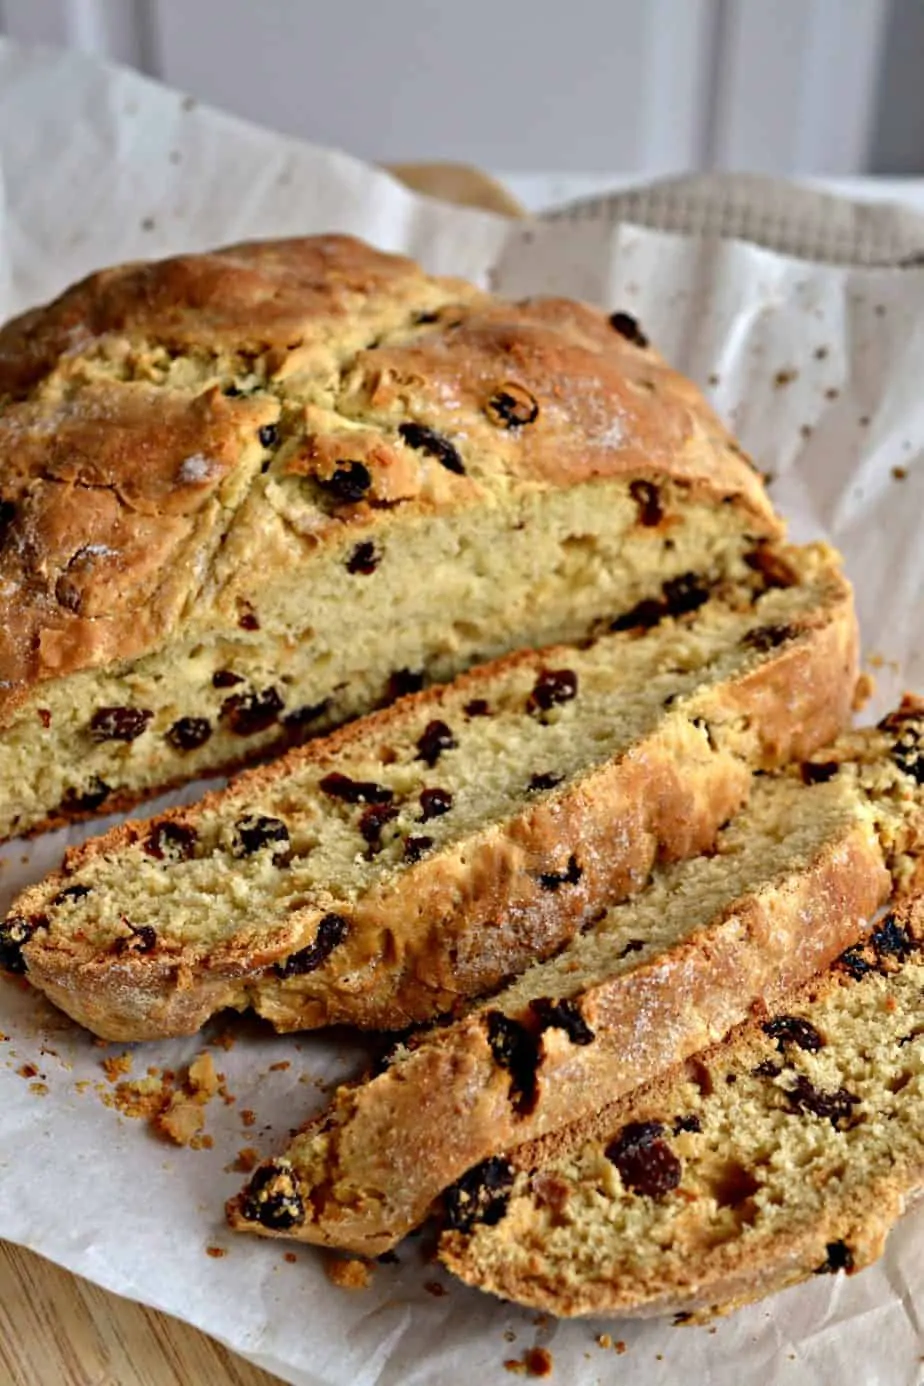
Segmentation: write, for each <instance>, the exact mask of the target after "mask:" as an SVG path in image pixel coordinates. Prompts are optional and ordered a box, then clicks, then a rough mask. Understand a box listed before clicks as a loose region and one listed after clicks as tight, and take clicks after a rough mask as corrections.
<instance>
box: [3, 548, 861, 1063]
mask: <svg viewBox="0 0 924 1386" xmlns="http://www.w3.org/2000/svg"><path fill="white" fill-rule="evenodd" d="M790 558H791V563H792V564H793V565H794V567H793V568H791V569H790V572H791V574H792V575H793V576H795V571H796V570H797V569H799V570H801V574H802V576H801V580H799V581H795V582H794V585H791V586H787V587H776V588H773V589H771V590H769V591H767V592H766V593H765V594H764V595H763V596H761V597H759V598H758V599H757V601H756V602H752V601H751V600H750V598H748V599H746V600H743V604H742V605H741V606H740V607H739V605H738V597H741V594H740V593H738V597H736V598H735V600H732V601H731V602H724V601H720V600H718V599H716V600H714V601H711V602H709V603H707V605H706V606H704V607H702V608H701V609H700V610H698V611H697V612H695V613H693V614H691V615H689V616H688V617H685V618H678V619H667V620H665V621H664V622H662V623H661V624H659V625H658V626H656V627H655V628H654V629H652V630H650V631H647V632H645V631H644V630H642V631H635V632H617V633H615V634H610V635H607V636H604V637H602V638H601V639H600V640H598V641H597V642H595V643H593V644H591V645H590V646H588V647H586V648H582V649H578V648H575V647H573V646H569V647H556V648H553V649H550V650H545V651H538V652H536V651H531V652H528V653H522V654H520V655H517V656H514V657H510V658H508V659H507V660H504V661H501V662H500V663H497V664H494V665H491V666H486V667H484V668H481V669H479V670H476V671H474V672H472V673H471V674H469V675H466V676H463V677H462V678H460V679H459V681H458V682H457V683H455V684H453V685H450V686H448V687H446V688H441V689H433V690H429V691H427V692H424V693H421V694H419V695H417V696H416V697H411V698H408V699H406V700H404V701H402V702H399V703H398V704H396V705H395V707H394V708H392V709H389V710H386V711H384V712H382V713H379V714H376V715H374V716H372V717H371V718H369V719H368V720H366V721H360V722H357V723H355V724H353V725H352V726H350V727H348V728H345V729H344V730H343V731H341V732H338V733H335V734H334V735H333V736H332V737H330V738H329V739H326V740H318V741H315V742H313V743H310V744H309V745H307V746H305V747H303V748H301V749H299V750H297V751H294V752H292V753H290V754H289V755H288V756H287V757H286V758H284V759H282V760H280V761H278V762H276V763H275V764H273V765H271V766H268V767H266V768H265V769H261V770H257V771H253V772H250V773H249V774H247V775H244V776H242V777H241V778H240V779H239V780H237V781H236V782H235V783H234V784H232V785H231V786H230V787H229V788H228V789H226V790H224V791H221V792H219V793H216V794H212V795H210V796H208V797H207V798H206V799H204V800H203V801H202V802H201V803H200V804H198V805H196V806H193V807H189V808H182V809H177V810H174V811H172V812H169V813H166V814H163V815H161V816H159V817H157V818H155V819H153V820H150V821H148V822H135V823H128V824H124V825H122V826H120V827H118V828H116V829H114V830H113V831H112V832H110V833H108V834H107V835H106V836H104V837H102V838H99V839H96V840H94V841H91V842H88V843H86V844H85V845H83V846H81V847H78V848H76V849H73V850H71V851H69V852H68V853H67V855H66V856H65V859H64V864H63V867H62V870H61V871H60V872H57V873H55V874H54V875H53V876H51V877H50V878H48V879H47V880H46V881H44V882H42V883H41V884H40V885H37V886H35V887H33V888H31V889H29V890H27V891H26V892H25V893H24V894H23V895H22V896H21V897H20V898H19V900H18V901H16V902H15V904H14V905H13V908H12V919H11V920H9V919H8V920H7V923H6V925H5V926H4V930H5V937H6V938H7V940H12V941H13V942H12V945H11V946H9V947H8V948H7V949H6V956H7V963H8V965H9V964H10V963H12V965H13V966H15V967H17V968H19V969H20V970H25V971H26V972H27V974H28V976H29V978H30V980H31V981H32V982H33V983H34V985H35V986H37V987H39V988H40V989H41V990H42V991H44V992H45V993H46V994H47V995H48V996H49V997H50V998H51V999H52V1000H53V1001H54V1002H56V1004H58V1005H59V1006H61V1007H62V1009H64V1010H66V1011H67V1012H68V1013H69V1014H70V1015H72V1016H74V1017H75V1019H77V1020H79V1021H81V1023H83V1024H85V1025H87V1026H88V1027H89V1028H90V1029H91V1030H94V1031H95V1032H96V1033H97V1034H100V1035H103V1036H105V1037H107V1038H114V1039H116V1038H117V1039H143V1038H151V1037H154V1036H158V1035H170V1034H185V1033H191V1032H194V1031H195V1030H196V1029H198V1028H199V1026H201V1025H202V1024H203V1022H204V1021H205V1020H206V1019H207V1018H208V1017H209V1016H210V1015H211V1014H213V1013H214V1012H215V1011H217V1010H219V1009H221V1008H223V1007H226V1006H236V1007H241V1008H243V1007H247V1006H252V1007H253V1008H254V1009H255V1010H257V1011H258V1012H259V1013H260V1014H261V1015H264V1016H266V1017H267V1018H268V1019H270V1020H271V1021H272V1022H273V1024H274V1025H276V1026H277V1027H278V1028H280V1029H295V1028H305V1027H310V1026H317V1025H324V1024H330V1023H333V1022H338V1021H346V1022H350V1023H353V1024H356V1025H361V1026H366V1027H375V1028H385V1029H398V1028H401V1027H404V1026H406V1025H408V1024H409V1023H411V1022H415V1021H425V1020H428V1019H432V1018H433V1017H434V1016H435V1015H437V1014H440V1013H443V1012H445V1011H447V1010H449V1009H451V1008H452V1007H453V1006H454V1005H455V1004H457V1003H458V1002H459V1000H460V999H461V998H464V997H466V996H471V995H474V994H477V993H479V992H484V991H486V990H489V989H491V988H493V987H496V986H497V985H498V984H499V983H500V982H501V981H502V980H503V979H504V977H506V976H508V975H509V974H511V973H513V972H516V971H518V970H520V969H521V968H523V967H524V966H526V965H527V964H528V963H530V962H531V961H533V959H534V958H535V957H536V956H545V955H548V954H549V953H551V952H553V951H554V950H555V949H556V948H557V947H559V946H560V945H561V944H562V943H563V942H565V941H566V940H567V938H568V937H569V936H570V935H571V934H572V933H574V931H575V930H576V929H578V928H579V927H580V926H581V925H582V924H583V923H585V922H586V921H587V920H588V919H590V918H591V917H592V916H593V915H594V913H595V912H596V911H597V910H598V909H599V908H600V907H601V906H602V905H603V904H604V903H605V902H606V901H608V900H611V899H614V898H621V897H623V896H625V895H627V894H629V893H631V892H632V891H633V890H635V889H637V888H638V887H640V886H641V885H643V884H644V881H645V880H646V878H647V876H648V873H649V871H650V869H651V867H652V865H653V863H654V862H655V860H656V859H658V858H659V857H665V858H677V857H683V856H689V855H692V854H695V853H697V852H700V851H702V850H704V849H705V848H707V847H708V846H709V845H710V844H711V843H712V842H713V840H714V838H715V833H716V831H717V829H718V827H719V826H720V824H721V823H723V822H724V821H725V820H726V819H727V818H729V817H730V816H731V814H732V813H734V811H735V810H736V809H737V808H738V807H740V805H741V803H742V802H743V800H744V799H745V797H746V795H747V791H748V785H749V781H750V777H751V774H752V773H753V771H754V770H755V769H762V768H765V767H768V766H770V765H773V764H775V763H778V762H779V761H781V760H784V761H785V760H786V759H788V758H789V757H791V756H793V755H797V756H804V755H807V754H808V753H810V752H811V751H812V750H813V749H814V748H815V747H816V746H818V745H819V744H822V743H823V741H824V739H825V737H828V736H831V735H833V734H835V733H836V732H837V730H838V728H839V727H840V726H842V725H843V724H844V722H845V720H846V718H847V717H848V715H849V706H850V699H851V694H852V689H853V683H854V678H855V657H856V644H855V641H856V633H855V626H854V618H853V610H852V599H851V593H850V589H849V587H848V585H847V584H846V583H845V582H844V580H843V578H842V577H841V576H840V574H839V573H838V571H837V569H836V568H834V567H832V566H830V565H829V564H828V562H827V558H826V551H824V550H820V551H803V550H798V551H795V552H794V553H792V554H791V556H790ZM20 945H21V946H20Z"/></svg>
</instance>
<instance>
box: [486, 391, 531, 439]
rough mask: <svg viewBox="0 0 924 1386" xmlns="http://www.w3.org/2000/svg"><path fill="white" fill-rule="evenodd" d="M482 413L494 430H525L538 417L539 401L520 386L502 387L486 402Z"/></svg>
mask: <svg viewBox="0 0 924 1386" xmlns="http://www.w3.org/2000/svg"><path fill="white" fill-rule="evenodd" d="M484 412H485V413H486V414H487V416H488V418H489V419H490V420H491V422H492V424H493V425H494V427H495V428H525V427H526V425H527V424H531V423H535V422H536V420H537V419H538V417H539V401H538V400H537V399H536V397H535V395H531V394H530V392H529V391H528V390H526V389H524V387H523V386H522V385H513V384H510V385H502V386H501V388H500V389H499V390H495V392H494V394H493V395H492V396H491V398H490V399H489V400H488V402H487V404H486V405H485V407H484Z"/></svg>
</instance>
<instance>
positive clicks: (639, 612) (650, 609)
mask: <svg viewBox="0 0 924 1386" xmlns="http://www.w3.org/2000/svg"><path fill="white" fill-rule="evenodd" d="M666 615H667V606H666V604H665V603H664V601H663V600H661V599H659V598H658V597H646V599H645V600H644V601H641V602H638V603H637V604H636V605H635V606H633V607H630V609H629V610H628V611H624V612H623V614H622V615H621V616H617V617H615V619H614V620H612V621H611V622H610V630H613V631H616V630H650V629H651V627H652V626H656V625H657V624H658V622H659V621H662V620H663V619H664V617H665V616H666Z"/></svg>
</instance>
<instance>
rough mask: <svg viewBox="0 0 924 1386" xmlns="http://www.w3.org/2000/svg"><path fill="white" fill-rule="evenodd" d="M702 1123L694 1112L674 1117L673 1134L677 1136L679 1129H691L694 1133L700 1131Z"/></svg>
mask: <svg viewBox="0 0 924 1386" xmlns="http://www.w3.org/2000/svg"><path fill="white" fill-rule="evenodd" d="M702 1129H703V1123H702V1122H701V1121H700V1119H699V1117H698V1116H697V1115H696V1113H695V1112H690V1113H689V1114H688V1115H687V1116H679V1117H675V1118H674V1135H675V1136H679V1135H680V1133H681V1131H691V1132H693V1133H694V1134H695V1133H696V1132H698V1131H702Z"/></svg>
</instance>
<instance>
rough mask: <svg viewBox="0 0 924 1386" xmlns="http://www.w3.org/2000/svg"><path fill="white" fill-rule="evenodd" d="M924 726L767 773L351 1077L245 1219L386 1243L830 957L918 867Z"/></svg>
mask: <svg viewBox="0 0 924 1386" xmlns="http://www.w3.org/2000/svg"><path fill="white" fill-rule="evenodd" d="M922 726H924V718H922V716H921V708H920V707H919V706H917V705H914V704H909V705H908V706H907V708H906V709H905V711H904V713H903V715H902V717H901V719H900V721H898V722H896V723H895V726H894V727H892V726H888V727H886V728H885V729H883V730H874V731H871V732H867V733H865V734H861V735H857V736H852V737H851V738H850V739H849V749H848V747H846V746H843V745H841V746H835V747H834V748H833V749H832V750H831V751H829V752H827V753H826V754H825V757H824V759H823V760H822V761H821V762H820V763H819V764H818V765H815V764H811V765H809V766H808V767H807V768H806V769H805V770H804V775H805V778H806V780H807V783H803V779H802V774H803V772H801V771H796V772H782V773H779V774H777V775H770V776H764V777H761V778H760V779H759V780H758V781H757V782H756V783H755V785H754V788H753V791H752V795H751V799H750V802H749V804H748V806H747V808H746V809H744V810H743V811H742V812H741V814H740V815H739V816H738V817H737V818H736V819H735V820H734V821H733V822H732V823H731V824H730V825H729V826H728V827H727V828H726V829H724V830H723V832H722V833H721V834H720V836H719V840H718V843H717V846H716V851H715V852H714V853H713V854H707V855H705V856H702V857H699V858H697V859H696V860H693V861H688V862H683V863H674V864H672V865H670V866H663V867H660V868H659V869H658V870H657V871H656V873H655V876H654V880H653V881H652V883H651V884H650V885H649V886H648V887H647V889H646V890H644V891H643V892H642V893H641V894H640V895H638V896H637V897H636V898H635V899H634V900H632V901H630V902H628V903H626V904H622V905H617V906H613V907H611V908H610V909H608V910H606V911H605V912H604V913H603V915H602V917H601V918H598V919H597V920H595V921H594V920H591V921H590V922H589V927H588V928H587V929H586V931H585V932H584V933H582V934H581V935H580V936H578V937H576V938H575V939H573V940H572V942H571V943H570V944H569V945H568V946H567V947H566V948H565V949H564V950H563V951H562V952H560V953H559V954H558V956H557V957H555V958H554V959H552V960H550V961H547V962H544V963H537V964H535V965H534V966H533V967H531V968H529V969H528V970H527V971H526V972H525V973H524V974H523V975H522V976H521V977H520V978H518V979H517V980H516V981H514V982H513V983H512V984H511V985H509V986H508V987H507V988H505V989H504V990H502V991H500V992H499V993H498V994H496V995H495V996H493V997H492V998H491V999H490V1000H489V1001H486V1002H483V1003H482V1004H481V1005H479V1006H478V1007H477V1008H476V1009H473V1010H472V1011H470V1012H469V1014H468V1015H467V1016H465V1017H464V1019H462V1020H460V1021H457V1022H456V1023H455V1024H454V1025H451V1026H449V1027H448V1028H444V1029H437V1030H432V1031H430V1032H429V1033H428V1034H426V1035H424V1036H422V1037H419V1038H417V1039H416V1041H414V1042H412V1045H411V1046H410V1047H408V1048H406V1049H401V1050H399V1052H398V1054H397V1056H396V1057H395V1058H394V1059H393V1060H392V1062H391V1063H390V1064H389V1065H388V1067H387V1068H386V1069H385V1071H384V1072H383V1073H381V1074H379V1075H378V1076H376V1077H373V1078H371V1079H369V1080H368V1081H366V1082H364V1083H360V1084H358V1085H357V1084H354V1085H349V1086H346V1087H343V1088H341V1089H339V1090H338V1092H337V1094H336V1095H335V1097H334V1101H333V1104H332V1106H331V1107H330V1108H329V1110H328V1111H327V1112H326V1113H324V1114H323V1115H322V1116H321V1117H319V1118H318V1119H317V1120H316V1121H314V1122H312V1123H311V1124H310V1125H309V1126H308V1127H307V1128H306V1130H305V1131H304V1132H302V1133H301V1134H300V1135H297V1136H296V1137H295V1138H294V1140H293V1141H292V1143H291V1144H290V1145H289V1147H288V1149H287V1150H286V1152H285V1154H284V1155H283V1157H282V1159H281V1160H274V1161H270V1162H269V1163H268V1164H266V1165H264V1166H262V1167H261V1168H260V1169H259V1170H258V1171H257V1173H256V1175H255V1176H254V1179H253V1180H252V1181H251V1183H250V1186H249V1189H248V1190H247V1191H245V1193H244V1194H243V1195H242V1196H241V1197H240V1198H239V1199H238V1200H236V1201H235V1202H234V1203H233V1204H232V1205H231V1208H230V1213H231V1220H232V1223H233V1225H234V1226H236V1227H238V1228H240V1229H246V1230H250V1231H256V1232H260V1231H270V1232H284V1233H285V1234H286V1235H288V1236H291V1237H298V1238H301V1239H303V1240H307V1241H316V1242H322V1243H328V1244H331V1245H335V1246H343V1247H348V1248H350V1249H351V1250H355V1251H360V1252H366V1253H378V1252H380V1251H383V1250H386V1249H387V1248H388V1247H389V1246H391V1245H393V1244H394V1243H395V1242H396V1241H397V1240H398V1239H399V1237H401V1236H402V1235H403V1234H404V1233H406V1232H407V1231H409V1230H410V1229H411V1228H412V1227H413V1226H415V1225H416V1224H417V1223H419V1222H420V1221H422V1219H423V1218H424V1217H425V1216H426V1214H427V1212H428V1210H429V1208H430V1206H431V1204H432V1203H433V1201H434V1199H435V1198H436V1197H437V1195H438V1194H439V1193H440V1191H441V1189H443V1188H445V1187H446V1185H447V1184H448V1183H450V1182H451V1181H453V1180H456V1179H458V1178H459V1177H460V1176H464V1177H463V1181H462V1185H461V1188H462V1190H463V1191H464V1189H465V1188H466V1187H467V1186H466V1184H465V1179H466V1178H468V1176H467V1175H466V1171H467V1170H468V1169H469V1168H470V1167H471V1166H473V1165H477V1164H478V1163H479V1162H481V1161H483V1160H485V1159H488V1160H490V1158H491V1157H492V1156H494V1155H495V1154H496V1153H497V1152H498V1151H500V1150H507V1149H510V1148H512V1147H515V1146H517V1145H519V1144H520V1143H522V1142H525V1141H528V1140H532V1139H534V1138H536V1137H538V1136H541V1135H544V1134H546V1133H548V1132H552V1131H555V1130H556V1129H559V1128H561V1127H564V1126H566V1125H568V1124H570V1123H571V1122H573V1121H575V1120H577V1119H578V1118H579V1117H581V1116H583V1115H586V1114H589V1113H592V1112H593V1111H595V1110H596V1109H597V1108H598V1107H599V1106H600V1104H601V1101H602V1100H603V1099H604V1097H606V1098H609V1099H612V1098H615V1097H617V1096H620V1095H621V1094H623V1093H627V1092H630V1091H631V1090H632V1089H633V1088H636V1087H638V1086H639V1084H641V1083H643V1082H645V1081H647V1080H649V1079H651V1078H652V1077H654V1076H655V1075H656V1074H658V1073H660V1072H661V1071H663V1070H664V1069H666V1068H669V1067H670V1066H672V1065H674V1064H676V1063H677V1062H678V1061H680V1060H682V1059H684V1058H685V1057H686V1056H687V1055H689V1054H692V1053H695V1052H696V1051H698V1050H700V1049H702V1048H704V1047H705V1046H706V1045H708V1044H710V1043H712V1042H714V1041H716V1040H717V1039H719V1038H720V1037H721V1036H723V1035H724V1034H725V1033H726V1032H727V1031H728V1030H729V1029H730V1028H731V1026H732V1025H734V1024H737V1023H739V1022H741V1021H743V1020H744V1019H746V1017H747V1015H748V1013H749V1011H750V1009H751V1008H752V1007H753V1006H754V1005H760V1004H763V1003H764V1002H765V1001H768V1000H769V1001H772V1000H773V999H774V998H775V997H778V996H779V995H780V994H781V993H783V992H785V991H786V990H788V989H789V988H791V987H792V986H793V985H795V984H797V983H800V982H802V981H804V980H805V979H806V978H807V977H809V976H811V975H812V974H813V973H815V972H816V971H817V970H819V969H820V968H822V967H824V966H826V965H827V964H828V963H829V962H830V961H831V960H832V958H833V957H834V956H835V955H836V954H837V953H839V952H840V950H841V949H843V948H844V947H846V946H847V944H848V943H849V942H850V941H851V940H853V939H854V938H855V937H856V935H857V932H858V930H859V927H860V925H861V922H862V921H863V920H864V919H865V918H866V917H867V916H868V915H870V914H871V913H872V912H873V911H874V910H875V909H876V907H877V906H878V905H879V904H880V903H881V902H882V901H883V900H884V899H885V898H886V897H887V896H888V894H889V890H890V887H891V877H892V876H894V877H895V879H896V881H897V882H898V883H899V884H904V885H906V886H909V887H910V886H912V885H913V883H914V881H913V867H914V860H913V858H912V857H911V855H910V852H911V850H912V849H913V848H914V847H915V846H916V845H918V841H919V837H920V835H921V830H922V825H924V785H921V784H920V783H918V782H917V781H916V780H915V778H914V774H913V773H910V774H909V773H908V772H907V770H906V769H905V768H903V765H904V762H903V761H902V756H903V754H904V752H903V750H902V749H901V748H902V747H903V746H904V745H905V739H908V744H911V741H913V744H914V745H915V746H918V745H919V744H920V737H921V729H922ZM845 757H846V758H845ZM838 762H841V766H840V769H838ZM921 763H922V762H918V764H921ZM913 769H914V767H913V766H912V770H913ZM283 1189H284V1190H286V1191H287V1198H286V1200H285V1207H284V1210H283V1211H282V1212H281V1213H280V1204H279V1202H278V1195H279V1192H280V1190H283ZM459 1196H460V1197H461V1195H459Z"/></svg>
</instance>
